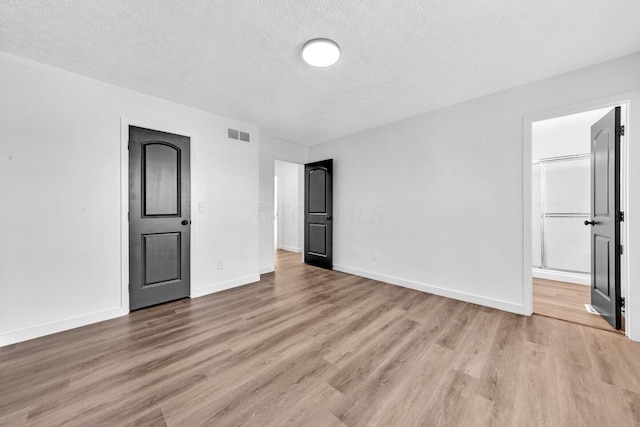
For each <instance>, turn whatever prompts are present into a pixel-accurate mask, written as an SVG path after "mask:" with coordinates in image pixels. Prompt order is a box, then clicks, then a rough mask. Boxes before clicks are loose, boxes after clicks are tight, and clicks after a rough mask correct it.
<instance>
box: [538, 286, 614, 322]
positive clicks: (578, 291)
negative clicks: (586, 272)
mask: <svg viewBox="0 0 640 427" xmlns="http://www.w3.org/2000/svg"><path fill="white" fill-rule="evenodd" d="M585 304H591V287H589V286H584V285H578V284H575V283H566V282H557V281H555V280H546V279H538V278H534V279H533V312H534V313H536V314H540V315H543V316H549V317H553V318H555V319H561V320H566V321H568V322H575V323H580V324H581V325H586V326H591V327H593V328H599V329H603V330H605V331H611V332H617V333H621V334H623V333H624V316H623V318H622V320H623V321H622V329H621V330H619V331H618V330H616V329H615V328H613V327H612V326H611V325H610V324H609V322H607V321H606V320H604V318H603V317H602V316H599V315H597V314H591V313H589V312H588V311H587V310H586V309H585V307H584V305H585Z"/></svg>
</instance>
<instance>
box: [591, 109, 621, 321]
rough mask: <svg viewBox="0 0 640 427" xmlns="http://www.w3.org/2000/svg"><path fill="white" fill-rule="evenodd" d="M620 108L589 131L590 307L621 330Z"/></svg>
mask: <svg viewBox="0 0 640 427" xmlns="http://www.w3.org/2000/svg"><path fill="white" fill-rule="evenodd" d="M619 128H620V107H616V108H614V109H612V110H611V111H610V112H609V113H607V114H606V115H605V116H604V117H603V118H602V119H600V120H599V121H598V122H597V123H596V124H594V125H593V126H592V127H591V221H585V225H588V226H590V227H591V305H593V306H594V307H595V308H596V309H597V310H598V311H599V312H600V313H601V314H602V317H604V318H605V319H606V320H607V321H608V322H609V323H610V324H611V325H612V326H613V327H614V328H616V329H620V328H621V326H622V325H621V323H622V322H621V320H622V307H621V301H622V300H621V294H620V252H619V248H620V221H619V212H620V135H619V133H618V131H617V130H618V129H619Z"/></svg>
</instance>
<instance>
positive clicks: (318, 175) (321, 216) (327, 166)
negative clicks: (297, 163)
mask: <svg viewBox="0 0 640 427" xmlns="http://www.w3.org/2000/svg"><path fill="white" fill-rule="evenodd" d="M304 262H306V263H307V264H311V265H315V266H317V267H322V268H328V269H331V268H333V160H332V159H329V160H322V161H320V162H315V163H309V164H306V165H304Z"/></svg>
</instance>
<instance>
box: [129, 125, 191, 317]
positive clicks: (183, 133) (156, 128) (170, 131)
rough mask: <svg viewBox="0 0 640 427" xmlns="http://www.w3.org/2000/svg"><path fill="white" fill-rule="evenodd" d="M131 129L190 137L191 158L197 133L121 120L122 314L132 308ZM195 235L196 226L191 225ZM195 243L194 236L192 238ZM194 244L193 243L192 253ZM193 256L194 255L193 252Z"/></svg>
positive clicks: (166, 126)
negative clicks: (144, 129)
mask: <svg viewBox="0 0 640 427" xmlns="http://www.w3.org/2000/svg"><path fill="white" fill-rule="evenodd" d="M129 126H138V127H142V128H147V129H154V130H158V131H161V132H167V133H174V134H178V135H183V136H187V137H189V138H191V141H192V144H191V147H190V149H191V158H192V159H193V156H194V144H193V139H194V134H193V132H192V131H191V130H189V129H184V128H179V127H174V126H168V125H167V124H166V123H165V122H155V121H153V120H141V119H131V118H127V117H121V118H120V253H121V257H120V309H121V310H122V311H123V312H126V313H128V312H130V309H129V151H128V148H127V145H128V143H129ZM189 167H190V168H191V176H192V177H193V176H194V170H193V161H191V162H190V165H189ZM194 192H195V191H194V180H193V179H192V180H191V193H190V194H189V197H190V198H189V200H190V203H191V212H195V210H194V203H193V194H194ZM191 230H192V233H191V235H192V236H193V224H192V225H191ZM191 241H193V237H192V239H191ZM192 249H193V243H191V244H190V252H192ZM192 253H193V252H192ZM189 270H190V275H191V277H193V263H191V265H190V268H189ZM190 293H191V295H195V293H194V286H193V280H191V283H190Z"/></svg>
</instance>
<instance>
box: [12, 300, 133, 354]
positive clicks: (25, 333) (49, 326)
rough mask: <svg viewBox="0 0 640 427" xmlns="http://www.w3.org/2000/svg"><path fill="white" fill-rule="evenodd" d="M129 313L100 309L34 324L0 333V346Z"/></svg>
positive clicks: (119, 309)
mask: <svg viewBox="0 0 640 427" xmlns="http://www.w3.org/2000/svg"><path fill="white" fill-rule="evenodd" d="M128 313H129V311H128V310H124V309H122V308H112V309H108V310H104V311H98V312H96V313H90V314H85V315H82V316H77V317H71V318H68V319H63V320H58V321H55V322H51V323H45V324H42V325H37V326H32V327H29V328H25V329H20V330H17V331H11V332H6V333H2V334H0V347H2V346H5V345H10V344H15V343H18V342H22V341H27V340H31V339H34V338H39V337H43V336H45V335H51V334H55V333H58V332H62V331H67V330H69V329H75V328H79V327H81V326H86V325H90V324H92V323H98V322H102V321H105V320H109V319H113V318H115V317H120V316H124V315H126V314H128Z"/></svg>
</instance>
